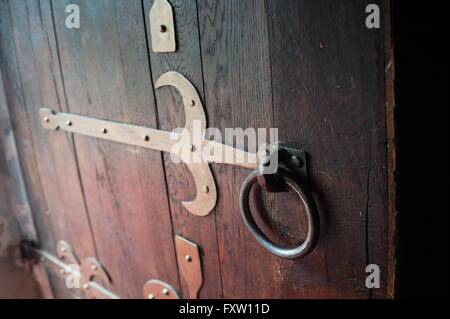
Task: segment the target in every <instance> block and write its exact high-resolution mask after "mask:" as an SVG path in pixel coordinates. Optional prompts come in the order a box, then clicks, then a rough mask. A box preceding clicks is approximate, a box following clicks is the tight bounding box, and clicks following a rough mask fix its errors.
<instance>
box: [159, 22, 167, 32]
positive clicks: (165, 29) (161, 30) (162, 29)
mask: <svg viewBox="0 0 450 319" xmlns="http://www.w3.org/2000/svg"><path fill="white" fill-rule="evenodd" d="M166 31H167V27H166V26H165V25H163V24H161V25H160V26H159V32H161V33H164V32H166Z"/></svg>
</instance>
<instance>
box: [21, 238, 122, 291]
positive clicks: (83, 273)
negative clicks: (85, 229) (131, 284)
mask: <svg viewBox="0 0 450 319" xmlns="http://www.w3.org/2000/svg"><path fill="white" fill-rule="evenodd" d="M22 251H23V254H24V257H25V258H27V259H31V260H35V261H37V262H41V263H42V264H44V265H45V266H47V267H48V268H50V269H52V270H53V272H54V273H55V274H57V275H58V276H60V277H62V278H64V279H66V285H67V282H70V283H71V285H73V287H68V288H77V289H78V288H79V289H80V292H82V293H83V295H84V297H85V298H95V299H120V298H119V297H118V296H117V295H115V294H114V293H112V292H111V291H109V290H108V289H106V288H105V287H103V286H102V285H100V284H99V283H97V282H95V281H93V279H94V276H95V277H97V278H100V279H102V280H104V281H105V282H111V279H110V277H109V275H108V273H107V272H106V269H105V268H104V267H103V265H102V264H101V263H100V262H99V261H98V260H96V259H95V258H92V257H88V258H85V259H83V260H82V261H81V262H80V261H79V260H78V258H77V257H76V255H75V253H74V252H73V249H72V247H71V246H70V245H69V244H68V243H67V242H65V241H62V240H61V241H59V242H58V245H57V252H58V257H56V256H54V255H52V254H50V253H48V252H46V251H45V250H42V249H38V248H36V247H34V246H33V245H31V244H29V243H27V242H24V243H22ZM68 276H71V279H69V280H67V278H68ZM74 295H76V296H77V297H80V296H79V295H78V294H77V293H74Z"/></svg>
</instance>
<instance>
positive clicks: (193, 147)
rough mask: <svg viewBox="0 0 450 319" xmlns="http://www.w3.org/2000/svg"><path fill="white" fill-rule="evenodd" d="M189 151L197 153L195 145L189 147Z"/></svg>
mask: <svg viewBox="0 0 450 319" xmlns="http://www.w3.org/2000/svg"><path fill="white" fill-rule="evenodd" d="M189 150H190V151H191V152H193V151H195V145H194V144H191V145H189Z"/></svg>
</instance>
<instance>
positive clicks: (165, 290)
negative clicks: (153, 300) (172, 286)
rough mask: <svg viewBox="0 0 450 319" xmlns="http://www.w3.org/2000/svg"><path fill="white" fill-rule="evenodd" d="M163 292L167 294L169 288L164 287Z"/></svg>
mask: <svg viewBox="0 0 450 319" xmlns="http://www.w3.org/2000/svg"><path fill="white" fill-rule="evenodd" d="M163 294H165V295H166V296H167V295H168V294H169V290H168V289H167V288H164V289H163Z"/></svg>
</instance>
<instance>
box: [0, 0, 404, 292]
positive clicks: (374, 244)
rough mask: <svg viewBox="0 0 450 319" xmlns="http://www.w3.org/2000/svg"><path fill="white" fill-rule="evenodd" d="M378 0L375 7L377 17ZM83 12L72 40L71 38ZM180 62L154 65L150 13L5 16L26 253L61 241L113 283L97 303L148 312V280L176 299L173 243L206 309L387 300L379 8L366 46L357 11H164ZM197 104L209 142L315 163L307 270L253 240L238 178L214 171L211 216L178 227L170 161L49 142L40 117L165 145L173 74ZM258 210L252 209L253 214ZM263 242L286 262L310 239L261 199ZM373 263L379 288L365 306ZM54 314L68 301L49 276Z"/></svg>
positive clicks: (296, 7) (231, 169) (383, 52)
mask: <svg viewBox="0 0 450 319" xmlns="http://www.w3.org/2000/svg"><path fill="white" fill-rule="evenodd" d="M372 2H373V1H371V3H372ZM71 3H75V4H77V5H78V6H79V9H80V28H78V29H77V28H74V29H69V28H67V27H66V25H65V21H66V17H67V13H66V7H67V6H68V5H69V4H71ZM170 3H171V5H172V7H173V11H174V17H175V28H176V41H177V50H176V51H175V52H173V53H156V52H153V50H152V48H151V38H150V32H149V25H150V21H149V16H148V12H149V10H150V8H151V7H152V4H153V1H152V0H143V1H138V0H133V1H125V0H124V1H119V0H117V1H112V0H109V1H108V0H95V1H94V0H90V1H89V0H77V1H69V0H54V1H51V0H40V1H38V0H26V1H25V0H10V1H8V0H0V58H1V62H0V67H1V71H2V75H3V84H4V91H5V96H6V102H7V105H8V110H9V113H10V118H11V123H12V128H13V131H14V134H15V139H16V142H17V148H18V150H19V155H20V163H21V166H22V170H23V173H24V177H25V185H26V189H27V193H28V197H29V203H30V206H31V211H32V215H33V219H34V223H35V226H36V229H37V233H38V244H39V246H40V247H42V248H43V249H45V250H47V251H55V249H56V243H57V242H58V241H59V240H65V241H67V242H68V243H70V244H71V246H72V247H73V248H74V250H75V251H76V252H77V255H79V256H81V257H95V258H97V259H98V260H100V261H101V263H102V264H103V265H104V266H105V267H106V269H107V270H108V272H109V273H110V275H111V278H112V282H111V283H105V284H106V286H107V288H108V289H109V290H111V291H112V292H114V293H115V294H116V295H118V296H120V297H121V298H142V297H144V296H143V294H142V287H143V285H144V283H145V282H146V281H147V280H149V279H159V280H161V281H164V282H166V283H169V284H170V285H171V286H172V287H174V289H176V290H177V291H179V292H180V294H181V295H187V287H186V283H185V281H184V280H182V278H181V276H180V274H179V269H178V267H177V259H176V252H175V243H174V236H176V235H181V236H183V237H185V238H188V239H189V240H191V241H193V242H195V243H197V244H198V246H199V247H200V249H201V258H202V272H203V285H202V287H201V289H200V292H199V297H200V298H385V297H392V296H393V293H394V283H395V276H394V274H395V267H394V266H395V260H394V253H395V251H394V247H393V238H394V237H393V236H394V233H395V229H394V206H393V205H394V204H393V203H394V202H393V198H394V197H393V196H394V193H393V189H394V188H393V184H392V183H393V179H392V176H393V175H392V174H393V173H392V172H393V169H394V167H393V164H392V158H393V144H392V143H393V142H392V141H393V140H392V138H393V127H392V119H391V116H392V108H393V96H392V86H391V84H392V76H393V74H392V70H391V67H392V63H393V61H392V57H391V52H390V50H391V48H390V27H389V3H385V2H381V1H375V3H377V5H378V6H379V7H380V8H381V19H382V23H381V28H373V29H369V28H367V27H366V24H365V20H366V17H367V15H368V13H366V6H367V5H368V4H369V3H366V2H364V1H350V0H346V1H332V0H321V1H303V0H302V1H298V0H285V1H263V0H246V1H238V0H197V1H196V0H170ZM171 70H174V71H177V72H180V73H181V74H183V75H184V76H185V77H186V78H187V79H188V80H189V81H190V82H191V83H192V84H193V85H194V86H195V88H196V90H197V91H198V93H199V95H200V98H201V99H202V101H203V105H204V108H205V111H206V114H207V121H208V126H209V127H216V128H218V129H219V130H221V131H224V130H225V128H236V127H241V128H244V129H245V128H271V127H272V128H278V134H279V139H280V141H282V142H283V143H286V144H288V145H290V146H293V147H304V148H305V149H306V151H307V153H308V154H309V161H308V163H309V179H310V182H311V185H312V191H313V196H314V199H315V201H316V203H317V206H318V211H319V215H320V224H321V233H320V239H319V242H318V244H317V246H316V247H315V249H314V250H313V251H312V253H311V254H309V255H308V256H306V257H304V258H301V259H293V260H289V259H283V258H280V257H278V256H275V255H272V254H271V253H270V252H268V251H267V250H266V249H264V248H263V247H262V246H261V245H260V244H259V243H258V242H257V241H256V240H255V238H254V237H253V236H252V234H251V233H250V232H249V230H248V229H247V227H246V225H245V223H244V222H243V220H242V218H241V215H240V212H239V190H240V187H241V184H242V182H243V181H244V179H245V178H246V176H247V175H248V174H249V173H250V171H249V170H248V169H245V168H239V167H236V166H229V165H220V164H212V165H211V169H212V171H213V174H214V177H215V180H216V184H217V190H218V200H217V204H216V206H215V209H214V210H213V212H212V213H211V214H209V215H208V216H204V217H199V216H195V215H193V214H191V213H189V212H188V211H187V210H186V209H185V208H184V207H183V206H182V205H181V201H182V200H185V199H189V198H193V197H194V196H195V186H194V183H193V180H192V176H191V174H190V173H189V170H188V168H187V167H186V165H185V164H183V163H181V164H175V163H173V162H172V161H171V160H170V156H169V154H167V153H161V152H159V151H154V150H149V149H145V148H140V147H136V146H131V145H126V144H119V143H115V142H111V141H106V140H102V139H96V138H91V137H86V136H82V135H76V134H71V133H67V132H64V131H58V132H53V131H48V130H45V129H44V128H43V127H42V125H41V122H40V118H39V109H40V108H41V107H49V108H52V109H54V110H57V111H64V112H70V113H76V114H83V115H88V116H92V117H97V118H102V119H107V120H111V121H118V122H124V123H132V124H136V125H142V126H147V127H152V128H157V129H163V130H169V131H170V130H172V129H174V128H176V127H181V126H182V125H183V123H184V120H185V119H184V113H183V112H182V100H181V97H180V96H179V94H178V92H177V91H176V90H174V89H171V88H166V89H163V90H155V89H154V83H155V81H156V79H157V78H158V77H159V76H160V75H161V74H163V73H165V72H167V71H171ZM260 197H261V198H260ZM255 198H257V200H260V201H262V202H263V203H264V205H263V206H264V207H265V209H263V208H261V211H259V214H263V215H264V218H263V219H262V220H260V221H259V222H260V223H263V222H264V220H265V226H264V229H265V231H266V232H268V233H269V234H270V236H271V237H272V238H275V239H276V240H277V241H279V242H280V244H283V245H292V244H293V243H295V242H296V241H297V240H298V238H300V237H302V236H303V234H304V232H305V227H304V223H303V221H304V219H303V217H302V216H303V214H302V208H301V205H300V203H299V202H298V200H297V199H296V198H295V196H292V195H290V194H282V195H279V194H278V195H276V196H275V195H268V194H263V193H261V194H260V196H259V197H258V196H257V195H255ZM368 264H376V265H378V266H379V268H380V270H381V272H380V274H381V279H380V288H377V289H368V288H367V287H366V284H365V281H366V276H367V275H368V274H367V273H366V266H367V265H368ZM48 275H49V280H50V285H51V290H52V293H53V295H54V296H55V297H57V298H71V297H72V294H71V291H70V290H68V289H67V288H66V287H64V282H63V281H61V279H59V278H58V277H57V276H56V275H55V274H53V273H52V272H51V271H49V273H48Z"/></svg>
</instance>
